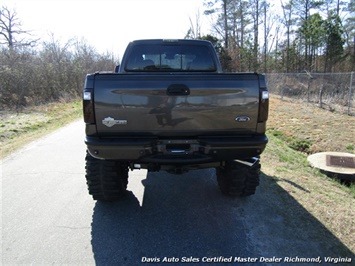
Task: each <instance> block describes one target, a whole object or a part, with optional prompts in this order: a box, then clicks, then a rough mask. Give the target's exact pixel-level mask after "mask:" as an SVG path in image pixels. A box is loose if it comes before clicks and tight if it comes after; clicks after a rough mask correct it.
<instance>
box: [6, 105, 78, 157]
mask: <svg viewBox="0 0 355 266" xmlns="http://www.w3.org/2000/svg"><path fill="white" fill-rule="evenodd" d="M81 115H82V110H81V101H79V100H77V101H74V102H70V103H65V102H64V103H63V102H59V103H51V104H46V105H42V106H37V107H31V108H27V109H24V110H23V111H21V112H10V111H1V112H0V144H1V147H0V158H1V159H2V158H4V157H5V156H7V155H8V154H9V153H11V152H13V151H15V150H17V149H18V148H20V147H22V146H23V145H25V144H27V143H29V142H31V141H33V140H35V139H37V138H39V137H41V136H43V135H45V134H48V133H49V132H52V131H54V130H56V129H58V128H60V127H62V126H63V125H65V124H67V123H69V122H71V121H73V120H75V119H78V118H79V117H81Z"/></svg>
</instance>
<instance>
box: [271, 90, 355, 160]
mask: <svg viewBox="0 0 355 266" xmlns="http://www.w3.org/2000/svg"><path fill="white" fill-rule="evenodd" d="M270 115H271V117H270V120H269V122H268V129H269V130H270V131H274V133H275V132H281V134H282V135H283V137H284V140H286V141H287V140H288V142H289V143H290V142H292V141H294V142H297V141H298V142H299V143H300V144H301V142H302V141H304V143H305V144H307V143H308V144H309V148H308V149H307V150H306V151H307V152H308V153H317V152H322V151H341V152H349V153H354V152H355V138H354V135H355V117H352V116H348V115H342V114H338V113H334V112H330V111H327V110H324V109H320V108H318V107H317V106H316V105H314V104H306V103H300V102H295V100H291V99H286V98H284V99H283V100H281V99H279V98H277V96H275V97H274V98H272V99H271V104H270ZM296 144H297V143H296Z"/></svg>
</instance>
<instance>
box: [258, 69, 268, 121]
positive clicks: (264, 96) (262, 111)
mask: <svg viewBox="0 0 355 266" xmlns="http://www.w3.org/2000/svg"><path fill="white" fill-rule="evenodd" d="M259 80H260V84H259V86H260V94H259V103H260V106H259V117H258V122H266V121H267V119H268V117H269V92H268V90H267V88H266V81H265V76H264V75H259Z"/></svg>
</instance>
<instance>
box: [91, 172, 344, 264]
mask: <svg viewBox="0 0 355 266" xmlns="http://www.w3.org/2000/svg"><path fill="white" fill-rule="evenodd" d="M214 174H215V173H214V170H212V169H209V170H200V171H192V172H189V173H188V174H184V175H180V176H174V175H170V174H167V173H165V172H160V173H148V175H147V178H146V179H145V180H143V184H144V186H145V193H144V198H143V204H142V207H141V206H140V205H139V202H138V200H137V198H136V197H135V195H134V194H133V193H132V192H129V194H128V196H127V197H126V198H125V199H124V200H123V201H121V202H118V203H102V202H97V203H96V205H95V207H94V213H93V222H92V248H93V252H94V256H95V261H96V264H97V265H130V266H132V265H141V264H142V258H143V260H144V258H159V259H160V262H162V260H163V259H164V257H167V258H172V257H175V258H179V260H180V262H181V260H182V259H183V257H186V259H188V258H190V257H193V258H198V259H199V260H200V262H201V260H202V258H203V257H208V258H214V257H220V256H224V257H225V258H229V257H231V256H232V257H233V259H234V257H246V258H247V257H256V258H258V259H259V258H260V257H261V256H263V257H272V256H276V257H285V256H293V257H296V256H298V257H307V258H310V257H318V256H321V257H322V259H323V256H331V257H339V256H351V252H350V251H349V250H348V249H347V248H346V247H345V246H344V245H343V244H342V243H341V242H340V241H339V240H338V239H337V238H336V237H334V236H333V235H332V233H331V232H329V231H328V230H327V229H326V228H325V227H324V226H323V225H322V224H321V223H320V222H319V221H318V220H316V219H315V218H314V217H313V216H312V215H311V214H309V213H308V212H307V211H306V210H305V209H304V208H303V207H302V206H301V205H299V204H298V203H297V202H296V201H295V200H294V199H293V198H292V197H291V196H289V195H288V193H287V192H285V191H284V190H283V189H282V188H281V187H279V186H277V185H276V186H277V188H272V186H270V183H271V182H273V181H272V180H273V179H272V177H269V176H266V175H263V176H262V182H261V185H260V187H259V188H258V190H257V193H256V195H254V196H252V197H249V198H246V199H231V198H228V197H224V196H222V195H221V193H220V192H219V190H218V187H217V183H216V181H215V177H214ZM270 190H271V191H270ZM275 190H277V194H274V193H275ZM280 194H281V195H280ZM280 201H282V202H280ZM291 209H292V213H290V210H291ZM339 250H340V251H341V253H342V254H339ZM258 264H259V265H260V264H262V263H257V264H255V263H254V264H253V265H258ZM159 265H164V263H159ZM169 265H171V264H169ZM186 265H189V264H188V263H186ZM214 265H231V264H230V263H226V264H223V263H214Z"/></svg>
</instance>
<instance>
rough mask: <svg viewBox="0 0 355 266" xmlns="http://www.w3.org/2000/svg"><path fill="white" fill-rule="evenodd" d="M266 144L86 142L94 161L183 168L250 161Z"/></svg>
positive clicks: (248, 139)
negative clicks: (153, 164) (234, 161)
mask: <svg viewBox="0 0 355 266" xmlns="http://www.w3.org/2000/svg"><path fill="white" fill-rule="evenodd" d="M267 142H268V138H267V136H266V135H256V136H213V137H198V138H193V139H189V138H179V139H159V138H157V137H115V138H99V137H92V136H86V138H85V143H86V145H87V147H88V150H89V153H90V154H91V155H92V156H93V157H95V158H98V159H104V160H122V161H129V162H134V163H155V164H161V165H164V164H166V165H171V164H174V165H179V164H180V165H186V164H196V163H210V162H220V161H228V160H235V159H245V158H250V157H254V156H259V155H260V154H261V153H262V152H263V150H264V149H265V146H266V144H267Z"/></svg>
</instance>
